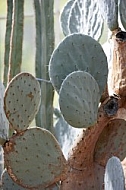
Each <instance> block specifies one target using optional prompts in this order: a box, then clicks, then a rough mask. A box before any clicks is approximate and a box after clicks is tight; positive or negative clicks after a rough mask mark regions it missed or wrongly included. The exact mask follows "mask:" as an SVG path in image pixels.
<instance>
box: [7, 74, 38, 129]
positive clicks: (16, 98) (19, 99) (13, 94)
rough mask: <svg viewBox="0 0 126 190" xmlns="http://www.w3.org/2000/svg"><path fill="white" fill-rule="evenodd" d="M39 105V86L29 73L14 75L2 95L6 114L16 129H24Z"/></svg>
mask: <svg viewBox="0 0 126 190" xmlns="http://www.w3.org/2000/svg"><path fill="white" fill-rule="evenodd" d="M39 105H40V86H39V83H38V81H37V80H36V79H35V78H34V77H33V76H32V75H31V74H30V73H20V74H18V75H16V76H15V77H14V78H13V79H12V80H11V81H10V83H9V85H8V86H7V89H6V91H5V96H4V110H5V113H6V116H7V118H8V120H9V122H10V124H11V125H12V127H13V129H14V130H16V131H22V130H25V129H26V128H27V127H28V126H29V124H30V123H31V122H32V120H33V119H34V117H35V115H36V113H37V112H38V109H39Z"/></svg>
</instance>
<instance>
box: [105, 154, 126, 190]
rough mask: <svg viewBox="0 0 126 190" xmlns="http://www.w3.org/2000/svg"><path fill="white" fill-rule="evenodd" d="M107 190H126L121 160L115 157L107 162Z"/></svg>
mask: <svg viewBox="0 0 126 190" xmlns="http://www.w3.org/2000/svg"><path fill="white" fill-rule="evenodd" d="M104 184H105V185H104V186H105V190H125V178H124V171H123V168H122V164H121V162H120V160H119V158H117V157H115V156H113V157H112V158H110V159H109V160H108V162H107V165H106V169H105V177H104Z"/></svg>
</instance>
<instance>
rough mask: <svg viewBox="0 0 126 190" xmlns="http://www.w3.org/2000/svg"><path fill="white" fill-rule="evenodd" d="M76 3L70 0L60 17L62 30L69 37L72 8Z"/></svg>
mask: <svg viewBox="0 0 126 190" xmlns="http://www.w3.org/2000/svg"><path fill="white" fill-rule="evenodd" d="M73 3H74V0H70V1H68V2H66V4H65V6H64V8H63V10H62V12H61V15H60V22H61V28H62V30H63V33H64V35H65V36H66V35H69V23H68V18H69V14H70V10H71V7H72V5H73Z"/></svg>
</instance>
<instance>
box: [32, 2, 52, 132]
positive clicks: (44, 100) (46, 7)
mask: <svg viewBox="0 0 126 190" xmlns="http://www.w3.org/2000/svg"><path fill="white" fill-rule="evenodd" d="M53 6H54V0H41V1H39V0H37V1H36V0H34V7H35V21H36V60H35V71H36V77H37V78H40V79H43V80H41V81H40V86H41V106H40V110H39V112H38V114H37V116H36V124H37V126H39V127H44V128H46V129H48V130H50V131H53V96H54V92H53V87H52V84H51V83H50V82H49V80H50V79H49V74H48V64H49V60H50V56H51V54H52V51H53V49H54V13H53Z"/></svg>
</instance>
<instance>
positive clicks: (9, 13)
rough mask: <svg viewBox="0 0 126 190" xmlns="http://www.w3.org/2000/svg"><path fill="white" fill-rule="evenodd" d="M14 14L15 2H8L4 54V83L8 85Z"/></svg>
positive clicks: (8, 0)
mask: <svg viewBox="0 0 126 190" xmlns="http://www.w3.org/2000/svg"><path fill="white" fill-rule="evenodd" d="M12 14H13V0H7V22H6V35H5V54H4V74H3V83H4V86H6V85H7V80H8V78H7V75H8V68H9V53H10V37H11V30H12Z"/></svg>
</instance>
